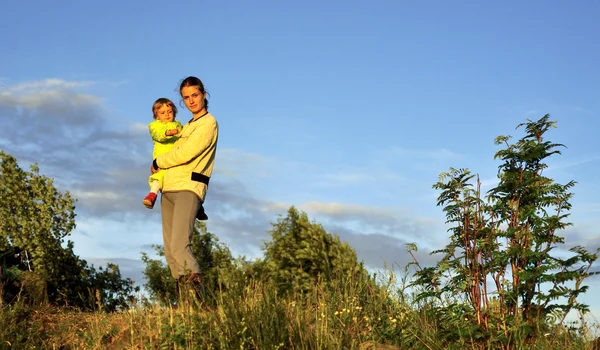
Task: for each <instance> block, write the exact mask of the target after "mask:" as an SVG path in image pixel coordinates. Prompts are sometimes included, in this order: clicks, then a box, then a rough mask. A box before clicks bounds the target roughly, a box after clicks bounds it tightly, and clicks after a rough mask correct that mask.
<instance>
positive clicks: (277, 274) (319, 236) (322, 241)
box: [264, 206, 368, 292]
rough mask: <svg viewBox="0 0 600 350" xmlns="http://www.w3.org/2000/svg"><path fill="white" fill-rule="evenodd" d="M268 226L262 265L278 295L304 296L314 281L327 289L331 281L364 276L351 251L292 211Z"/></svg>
mask: <svg viewBox="0 0 600 350" xmlns="http://www.w3.org/2000/svg"><path fill="white" fill-rule="evenodd" d="M272 226H273V227H272V229H271V231H270V232H269V233H270V234H271V237H272V239H271V241H270V242H267V243H265V245H264V251H265V264H266V268H267V270H268V274H269V275H270V276H271V277H272V278H273V279H274V281H275V282H276V284H277V285H278V286H279V288H280V290H281V291H282V292H306V291H308V290H311V289H312V288H313V287H314V286H315V285H316V283H317V281H318V280H320V281H321V283H322V284H324V285H327V284H328V283H329V282H330V281H332V280H333V279H335V278H344V277H349V276H351V275H354V274H357V273H358V274H362V275H363V276H364V277H366V276H367V275H368V274H367V273H366V270H364V267H363V264H362V262H361V263H359V262H358V261H357V257H356V252H355V251H354V249H352V247H350V246H349V245H348V244H347V243H345V242H344V243H341V242H340V239H339V237H338V236H337V235H331V234H329V233H327V232H326V231H325V229H324V228H323V227H322V226H321V225H320V224H317V223H314V222H313V223H311V222H309V220H308V216H307V215H306V213H304V212H299V211H298V210H297V209H296V208H295V207H293V206H292V207H290V208H289V210H288V214H287V216H286V217H285V218H280V219H278V220H277V222H276V223H274V224H272Z"/></svg>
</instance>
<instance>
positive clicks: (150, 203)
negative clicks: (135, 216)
mask: <svg viewBox="0 0 600 350" xmlns="http://www.w3.org/2000/svg"><path fill="white" fill-rule="evenodd" d="M155 202H156V193H154V192H150V193H148V195H146V197H145V198H144V200H143V201H142V203H144V205H145V206H146V208H148V209H152V208H154V203H155Z"/></svg>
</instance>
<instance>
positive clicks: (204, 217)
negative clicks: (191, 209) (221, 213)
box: [196, 204, 208, 221]
mask: <svg viewBox="0 0 600 350" xmlns="http://www.w3.org/2000/svg"><path fill="white" fill-rule="evenodd" d="M196 219H198V220H200V221H205V220H208V215H206V212H205V211H204V206H203V205H202V204H200V208H198V212H197V213H196Z"/></svg>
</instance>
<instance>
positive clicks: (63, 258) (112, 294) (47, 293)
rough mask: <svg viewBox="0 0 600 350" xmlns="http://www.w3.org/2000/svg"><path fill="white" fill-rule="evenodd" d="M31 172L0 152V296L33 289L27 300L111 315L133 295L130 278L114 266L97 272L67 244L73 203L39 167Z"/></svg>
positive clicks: (9, 296)
mask: <svg viewBox="0 0 600 350" xmlns="http://www.w3.org/2000/svg"><path fill="white" fill-rule="evenodd" d="M30 169H31V170H30V171H26V170H23V169H22V168H21V167H20V166H19V165H18V163H17V159H16V158H14V157H12V156H10V155H8V154H6V153H4V152H2V151H0V198H2V200H0V284H4V286H3V289H4V290H3V291H4V292H5V294H4V295H3V298H4V299H5V300H6V301H13V300H14V299H15V298H16V296H18V295H20V294H19V293H20V291H21V290H33V289H35V290H36V291H35V292H30V293H29V294H30V296H33V295H38V297H35V298H34V299H43V300H44V301H45V300H46V298H47V301H49V302H50V303H52V304H59V305H65V304H67V305H71V306H76V307H82V308H87V309H91V308H96V307H98V306H100V307H102V308H103V309H105V310H109V311H113V310H117V309H120V308H123V307H127V304H128V301H129V299H130V298H132V293H133V292H135V291H137V289H136V288H134V287H133V286H132V282H131V280H130V279H123V278H122V277H121V274H120V272H119V269H118V267H117V266H116V265H113V264H109V265H108V266H107V268H106V270H103V269H102V268H100V269H99V271H97V270H96V269H95V268H94V267H91V266H88V264H87V262H86V261H85V260H82V259H80V258H79V257H78V256H77V255H75V253H74V251H73V249H74V245H73V242H72V241H69V240H66V238H67V237H68V236H69V235H70V234H71V231H72V230H73V229H74V228H75V199H74V198H73V197H71V195H70V193H69V192H68V191H65V192H64V193H63V192H61V191H59V190H58V189H57V188H56V187H55V186H54V183H53V180H52V179H51V178H48V177H46V176H44V175H42V174H40V173H39V168H38V166H37V165H35V164H34V165H32V166H31V168H30ZM22 271H27V272H31V273H27V274H22V273H21V272H22ZM28 283H29V285H28ZM33 284H35V285H33ZM37 301H40V300H37Z"/></svg>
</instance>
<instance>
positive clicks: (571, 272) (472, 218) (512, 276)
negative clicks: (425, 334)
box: [414, 115, 598, 347]
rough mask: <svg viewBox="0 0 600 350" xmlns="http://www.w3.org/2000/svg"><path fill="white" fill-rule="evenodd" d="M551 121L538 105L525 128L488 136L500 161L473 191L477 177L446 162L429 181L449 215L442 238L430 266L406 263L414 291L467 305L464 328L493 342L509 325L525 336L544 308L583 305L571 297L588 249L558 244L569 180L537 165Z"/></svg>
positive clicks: (562, 310) (578, 288)
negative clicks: (494, 177)
mask: <svg viewBox="0 0 600 350" xmlns="http://www.w3.org/2000/svg"><path fill="white" fill-rule="evenodd" d="M555 123H556V122H554V121H550V120H549V115H545V116H544V117H542V118H541V119H539V120H538V121H531V120H528V121H527V123H523V124H519V125H518V126H517V128H520V127H524V128H525V136H524V137H523V138H522V139H520V140H518V141H517V142H516V143H512V144H511V143H509V142H508V141H509V140H510V137H508V136H499V137H498V138H496V140H495V143H496V144H497V145H504V146H505V148H504V149H502V150H500V151H498V152H497V153H496V155H495V158H496V159H499V160H501V161H502V164H501V165H500V166H499V168H498V184H497V185H496V186H495V187H494V188H492V189H491V190H489V191H488V192H487V195H485V196H484V197H483V198H482V193H481V183H480V181H479V178H478V177H476V176H475V175H473V174H471V172H470V171H469V170H468V169H454V168H451V169H450V171H449V172H445V173H442V174H441V175H440V179H439V181H438V182H437V183H436V184H435V185H434V186H433V188H434V189H437V190H439V191H440V195H439V197H438V203H437V204H438V205H439V206H443V210H444V212H445V213H446V218H447V223H449V224H451V225H452V226H451V228H450V229H449V232H450V233H451V236H450V242H449V243H448V244H447V245H446V247H445V248H444V249H441V250H438V251H435V252H434V253H441V254H443V256H442V258H441V260H440V261H439V262H438V263H437V264H436V265H435V266H434V267H428V268H423V269H422V270H420V271H417V272H416V277H417V278H416V279H415V282H414V286H417V287H421V289H420V293H419V297H420V298H421V299H429V300H438V302H437V303H435V305H437V306H436V308H438V309H440V308H446V309H450V308H451V309H453V310H455V309H456V307H457V305H459V304H461V303H462V305H467V310H466V311H465V312H466V314H467V315H468V316H467V319H469V318H470V319H471V320H472V322H473V323H474V324H475V325H476V326H477V327H476V328H474V330H475V331H477V330H479V331H483V333H484V334H488V335H489V334H497V335H501V337H500V338H496V339H503V342H504V344H503V347H504V346H509V345H510V339H514V336H515V334H517V333H518V334H519V335H521V336H524V337H526V338H528V339H530V340H531V341H535V338H536V336H537V333H536V329H537V324H538V322H539V321H540V320H544V319H545V318H546V317H547V316H549V315H550V314H551V313H552V314H553V315H554V316H555V318H557V319H558V320H559V321H560V323H562V322H563V321H564V319H565V317H566V316H567V314H568V313H569V312H570V311H572V310H575V311H578V312H579V313H580V314H585V313H586V312H588V311H589V310H588V306H587V305H585V304H582V303H580V302H579V301H578V300H577V297H578V296H579V295H580V294H582V293H585V292H586V291H587V286H585V285H583V284H582V283H583V281H584V280H585V279H586V278H587V277H589V276H591V275H592V274H593V273H591V272H590V268H591V266H592V264H593V263H594V261H596V259H597V258H598V253H597V252H596V253H589V252H588V251H587V250H585V249H584V248H583V247H579V246H576V247H573V248H571V249H569V253H567V252H565V251H564V249H563V250H562V254H561V250H559V248H560V247H561V245H562V244H563V243H564V237H562V236H560V231H561V230H564V229H565V228H567V227H568V226H570V225H571V223H569V222H567V221H566V220H567V218H568V216H569V211H570V209H571V204H570V202H569V201H570V200H571V198H572V197H573V194H572V193H571V192H570V190H571V189H572V188H573V186H574V185H575V182H574V181H569V182H568V183H566V184H559V183H556V182H555V181H554V180H553V179H551V178H549V177H547V176H545V175H544V170H546V169H547V168H548V166H547V164H546V161H547V158H549V157H550V156H553V155H558V154H560V150H559V148H560V147H563V145H561V144H557V143H552V142H550V141H547V140H545V138H544V136H545V134H546V132H547V131H548V130H549V129H550V128H553V127H555ZM474 180H476V181H475V185H474V184H473V181H474ZM565 256H566V257H565ZM457 296H458V297H462V298H456V297H457ZM431 298H433V299H431ZM440 301H441V303H440ZM557 316H558V317H557ZM490 332H491V333H490Z"/></svg>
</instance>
